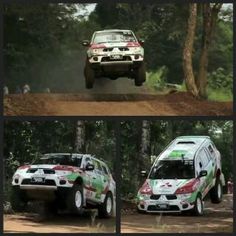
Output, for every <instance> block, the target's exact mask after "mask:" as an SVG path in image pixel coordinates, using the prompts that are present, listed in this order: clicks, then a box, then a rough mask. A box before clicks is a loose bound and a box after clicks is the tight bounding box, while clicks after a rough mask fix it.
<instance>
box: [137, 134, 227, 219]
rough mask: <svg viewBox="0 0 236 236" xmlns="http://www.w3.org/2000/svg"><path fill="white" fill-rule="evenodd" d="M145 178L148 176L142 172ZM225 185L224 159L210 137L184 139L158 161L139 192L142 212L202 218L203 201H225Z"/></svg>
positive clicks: (178, 141) (183, 137) (139, 210)
mask: <svg viewBox="0 0 236 236" xmlns="http://www.w3.org/2000/svg"><path fill="white" fill-rule="evenodd" d="M141 174H142V176H145V175H146V172H145V171H142V173H141ZM223 185H225V181H224V175H223V173H222V167H221V155H220V152H219V151H218V150H217V148H216V146H215V145H214V143H213V142H212V141H211V139H210V137H208V136H181V137H178V138H176V139H175V140H173V141H172V142H171V143H170V144H169V146H167V147H166V149H165V150H164V151H163V152H162V153H161V154H160V155H159V156H158V157H157V158H156V160H155V162H154V164H153V166H152V168H151V171H150V173H149V175H148V176H147V179H146V180H145V182H144V184H143V185H142V187H141V188H140V189H139V191H138V195H137V201H138V204H137V209H138V212H140V213H142V212H183V211H191V212H192V213H193V214H194V215H202V214H203V209H204V204H203V200H204V198H205V197H206V195H207V194H208V193H209V196H210V199H211V201H212V203H220V202H221V200H222V186H223Z"/></svg>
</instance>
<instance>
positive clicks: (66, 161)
mask: <svg viewBox="0 0 236 236" xmlns="http://www.w3.org/2000/svg"><path fill="white" fill-rule="evenodd" d="M81 162H82V156H75V155H70V154H66V155H65V154H47V155H44V156H43V157H42V158H41V159H40V161H39V162H38V163H39V164H48V165H69V166H77V167H80V166H81Z"/></svg>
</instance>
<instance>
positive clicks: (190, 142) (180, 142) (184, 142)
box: [177, 141, 195, 144]
mask: <svg viewBox="0 0 236 236" xmlns="http://www.w3.org/2000/svg"><path fill="white" fill-rule="evenodd" d="M177 144H195V143H194V142H193V141H179V142H178V143H177Z"/></svg>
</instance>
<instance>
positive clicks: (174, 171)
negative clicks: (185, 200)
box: [149, 160, 195, 179]
mask: <svg viewBox="0 0 236 236" xmlns="http://www.w3.org/2000/svg"><path fill="white" fill-rule="evenodd" d="M194 174H195V173H194V166H193V161H187V160H160V161H158V162H157V164H156V165H155V166H154V167H153V168H152V170H151V173H150V176H149V178H150V179H191V178H194Z"/></svg>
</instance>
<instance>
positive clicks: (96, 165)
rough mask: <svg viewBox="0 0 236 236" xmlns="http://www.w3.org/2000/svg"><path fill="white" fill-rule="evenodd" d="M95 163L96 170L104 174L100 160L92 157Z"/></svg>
mask: <svg viewBox="0 0 236 236" xmlns="http://www.w3.org/2000/svg"><path fill="white" fill-rule="evenodd" d="M92 160H93V164H94V171H95V172H96V173H98V174H103V169H102V166H101V164H100V162H99V161H98V160H95V159H92Z"/></svg>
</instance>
